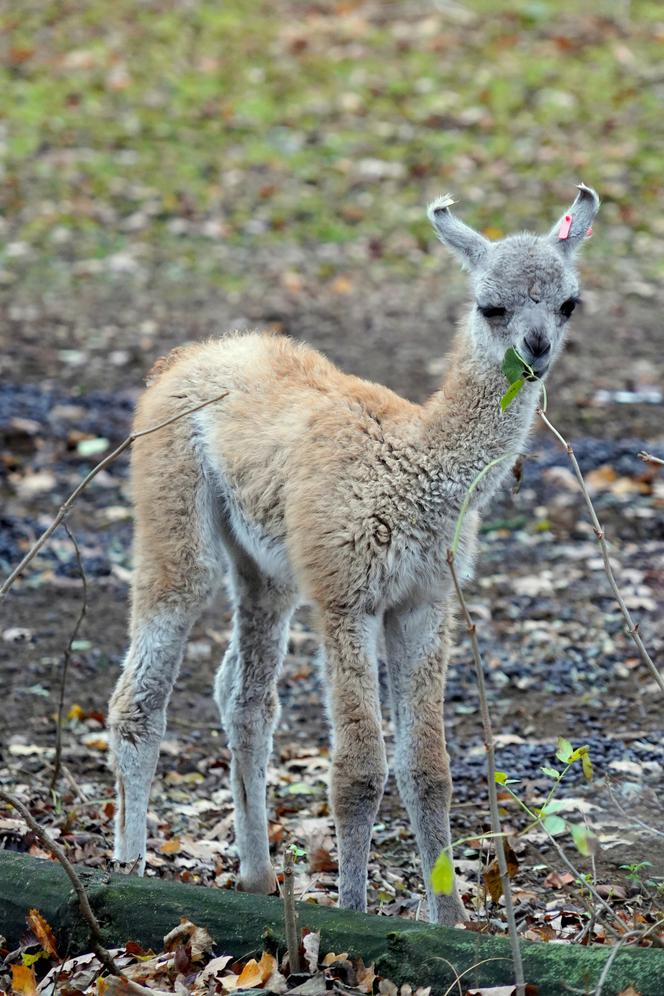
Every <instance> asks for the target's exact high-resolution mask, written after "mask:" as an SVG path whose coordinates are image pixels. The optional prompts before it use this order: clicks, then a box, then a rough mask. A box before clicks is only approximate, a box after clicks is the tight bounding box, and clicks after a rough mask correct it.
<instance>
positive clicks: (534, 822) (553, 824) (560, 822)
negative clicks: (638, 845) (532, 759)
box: [431, 737, 647, 895]
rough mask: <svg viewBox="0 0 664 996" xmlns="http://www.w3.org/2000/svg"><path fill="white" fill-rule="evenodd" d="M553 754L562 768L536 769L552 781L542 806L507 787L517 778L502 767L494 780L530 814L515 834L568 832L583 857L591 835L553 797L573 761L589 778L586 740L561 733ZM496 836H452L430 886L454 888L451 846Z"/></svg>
mask: <svg viewBox="0 0 664 996" xmlns="http://www.w3.org/2000/svg"><path fill="white" fill-rule="evenodd" d="M555 756H556V759H557V760H558V761H560V762H561V764H562V765H563V768H562V769H560V770H559V769H558V768H553V767H547V766H544V767H542V768H541V769H540V770H541V771H542V772H543V774H545V775H546V776H547V778H550V779H551V781H552V783H553V784H552V786H551V788H550V790H549V792H548V793H547V795H546V798H545V800H544V803H543V805H542V806H539V807H535V808H533V807H531V806H528V805H527V804H526V803H525V802H524V801H523V800H522V799H521V798H520V797H519V796H518V795H517V793H516V792H515V791H514V789H512V788H511V786H512V785H516V784H518V782H519V779H518V778H510V776H509V775H508V773H507V772H506V771H497V772H496V783H497V784H498V785H500V786H502V788H503V789H505V791H507V792H508V793H509V795H510V796H511V797H512V798H513V799H514V801H515V802H516V803H517V805H518V806H519V808H520V809H521V810H522V811H523V812H525V813H526V814H527V815H528V816H529V817H530V822H529V823H528V824H527V826H526V827H524V829H523V830H521V831H520V832H519V834H518V835H517V836H519V837H524V836H526V835H527V834H529V833H531V832H532V831H533V830H535V829H537V828H538V827H541V828H542V829H543V830H544V831H545V832H546V833H548V834H550V836H552V837H557V836H559V835H560V834H562V833H565V832H568V833H569V834H570V836H571V838H572V841H573V843H574V846H575V847H576V849H577V851H578V852H579V854H581V855H582V856H583V857H589V856H590V855H591V854H592V852H593V850H594V848H595V844H596V838H595V835H594V834H593V832H592V831H591V830H590V829H589V828H588V827H586V826H584V825H583V824H580V823H571V822H570V821H569V820H566V819H564V818H563V817H562V816H561V815H560V813H561V811H562V810H564V809H565V808H566V804H565V802H564V800H562V799H557V798H556V795H557V794H558V791H559V789H560V786H561V784H562V783H563V781H564V779H565V776H566V775H567V773H568V772H569V770H570V769H571V768H572V767H573V766H574V765H575V764H577V763H580V764H581V768H582V770H583V774H584V776H585V778H586V779H587V781H592V777H593V766H592V761H591V759H590V748H589V747H588V745H587V744H583V745H582V746H580V747H574V746H573V745H572V744H571V743H570V741H569V740H567V739H566V738H565V737H558V741H557V744H556V754H555ZM496 836H501V837H506V836H507V834H499V835H498V834H495V833H485V834H481V835H479V836H478V835H475V836H471V837H462V838H461V839H459V840H455V841H454V842H453V843H452V844H451V845H450V848H449V849H448V850H444V851H441V853H440V854H439V855H438V858H437V860H436V863H435V865H434V867H433V870H432V872H431V883H432V885H433V888H434V890H435V891H436V892H439V893H443V894H445V895H449V894H450V893H451V891H452V889H453V888H454V866H453V863H452V857H451V854H452V849H453V848H455V847H458V846H459V845H460V844H465V843H467V842H468V841H469V840H487V839H490V838H492V837H496ZM645 864H647V862H641V866H643V865H645ZM641 866H639V868H640V867H641ZM635 867H636V866H635Z"/></svg>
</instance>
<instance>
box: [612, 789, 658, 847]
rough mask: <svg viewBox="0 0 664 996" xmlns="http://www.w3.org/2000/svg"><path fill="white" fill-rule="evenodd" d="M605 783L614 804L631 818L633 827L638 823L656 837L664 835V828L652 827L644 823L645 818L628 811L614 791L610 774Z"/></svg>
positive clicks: (626, 816)
mask: <svg viewBox="0 0 664 996" xmlns="http://www.w3.org/2000/svg"><path fill="white" fill-rule="evenodd" d="M604 784H605V785H606V787H607V789H608V790H609V795H610V796H611V801H612V802H613V804H614V806H615V807H616V809H618V810H620V812H621V813H622V815H623V816H624V817H625V818H626V819H628V820H630V822H631V823H632V828H633V825H634V824H636V826H638V827H641V828H642V829H643V830H646V831H647V832H648V833H651V834H653V836H655V837H664V830H658V829H657V827H651V826H650V824H649V823H644V822H643V820H641V819H639V817H638V816H635V815H634V813H628V812H627V810H626V809H625V807H624V806H623V804H622V802H621V801H620V799H619V798H618V796H617V795H616V793H615V792H614V791H613V785H612V784H611V780H610V778H609V777H608V776H607V777H606V778H605V779H604Z"/></svg>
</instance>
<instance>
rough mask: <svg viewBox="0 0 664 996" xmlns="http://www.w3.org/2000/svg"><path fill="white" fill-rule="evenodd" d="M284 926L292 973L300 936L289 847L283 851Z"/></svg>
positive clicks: (297, 965) (297, 967)
mask: <svg viewBox="0 0 664 996" xmlns="http://www.w3.org/2000/svg"><path fill="white" fill-rule="evenodd" d="M284 926H285V928H286V945H287V947H288V964H289V966H290V970H291V973H292V974H297V973H298V972H299V971H300V938H299V933H298V929H297V909H296V908H295V890H294V884H293V852H292V851H291V849H290V848H289V847H287V848H286V849H285V851H284Z"/></svg>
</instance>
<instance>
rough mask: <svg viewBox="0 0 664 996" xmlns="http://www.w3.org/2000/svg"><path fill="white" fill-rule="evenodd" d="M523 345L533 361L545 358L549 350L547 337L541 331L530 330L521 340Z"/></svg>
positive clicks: (549, 345)
mask: <svg viewBox="0 0 664 996" xmlns="http://www.w3.org/2000/svg"><path fill="white" fill-rule="evenodd" d="M523 344H524V346H525V347H526V349H527V350H528V351H529V353H530V355H531V356H532V358H533V359H534V360H538V359H539V358H540V357H541V356H546V354H547V353H548V352H549V350H550V349H551V343H550V341H549V337H548V336H547V335H546V333H544V332H542V330H541V329H532V330H531V331H530V332H529V333H528V335H527V336H526V337H525V339H524V340H523Z"/></svg>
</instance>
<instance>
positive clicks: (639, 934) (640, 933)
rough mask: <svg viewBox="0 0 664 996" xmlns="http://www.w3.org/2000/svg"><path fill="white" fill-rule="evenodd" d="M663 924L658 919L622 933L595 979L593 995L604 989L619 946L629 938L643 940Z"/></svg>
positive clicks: (598, 994)
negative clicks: (645, 926)
mask: <svg viewBox="0 0 664 996" xmlns="http://www.w3.org/2000/svg"><path fill="white" fill-rule="evenodd" d="M662 926H664V919H663V920H658V921H657V922H656V923H653V924H651V925H650V926H649V927H648V928H646V929H645V930H644V929H640V930H630V931H629V932H628V933H627V934H623V936H622V937H621V938H620V940H619V941H617V943H616V944H614V945H613V947H612V948H611V953H610V955H609V957H608V958H607V959H606V962H605V964H604V968H603V969H602V974H601V975H600V977H599V979H598V980H597V988H596V989H595V994H594V996H602V990H603V989H604V983H605V982H606V980H607V979H608V977H609V972H610V971H611V966H612V965H613V962H614V961H615V958H616V955H617V954H618V952H619V951H620V949H621V947H622V946H623V945H624V944H626V943H627V942H628V941H630V940H634V939H635V938H639V940H644V939H645V938H646V937H647V936H648V935H649V934H653V933H654V932H655V931H656V930H657V929H658V928H659V927H662Z"/></svg>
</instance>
